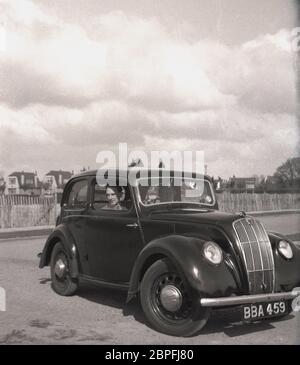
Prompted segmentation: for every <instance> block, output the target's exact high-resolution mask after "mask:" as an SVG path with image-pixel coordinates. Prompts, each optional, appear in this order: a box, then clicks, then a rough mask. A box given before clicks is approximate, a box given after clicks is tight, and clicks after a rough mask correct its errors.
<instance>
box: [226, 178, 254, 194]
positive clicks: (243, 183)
mask: <svg viewBox="0 0 300 365" xmlns="http://www.w3.org/2000/svg"><path fill="white" fill-rule="evenodd" d="M257 183H258V181H257V178H256V177H235V176H233V177H231V178H230V179H229V187H230V191H236V192H254V189H255V188H256V186H257Z"/></svg>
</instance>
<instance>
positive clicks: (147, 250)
mask: <svg viewBox="0 0 300 365" xmlns="http://www.w3.org/2000/svg"><path fill="white" fill-rule="evenodd" d="M204 242H205V241H203V240H201V239H199V238H195V237H186V236H179V235H171V236H167V237H163V238H159V239H155V240H153V241H151V242H150V243H148V245H147V246H145V247H144V249H143V250H142V251H141V253H140V254H139V256H138V258H137V260H136V263H135V265H134V268H133V271H132V274H131V279H130V285H129V292H128V297H127V301H129V300H130V299H131V298H132V297H133V296H134V295H135V294H136V293H137V292H138V291H139V285H140V282H141V280H142V277H143V275H144V273H145V272H146V270H147V269H148V268H149V267H150V266H151V265H152V264H153V263H154V262H155V261H157V260H159V259H161V258H165V257H168V258H169V259H170V260H171V261H172V263H173V264H174V265H175V267H176V269H177V270H178V272H179V273H180V275H181V276H182V277H183V278H184V279H185V280H186V282H187V284H188V285H189V287H190V288H191V289H192V290H193V291H194V292H196V293H197V294H198V295H199V296H205V297H222V296H228V295H231V294H232V293H235V292H237V291H238V280H236V279H235V276H234V274H233V270H232V260H231V262H230V261H229V255H228V254H225V252H223V253H224V258H225V259H224V260H223V262H222V263H221V264H220V265H217V266H216V265H213V264H211V263H209V262H208V261H207V260H206V259H205V257H204V256H203V253H202V252H203V244H204Z"/></svg>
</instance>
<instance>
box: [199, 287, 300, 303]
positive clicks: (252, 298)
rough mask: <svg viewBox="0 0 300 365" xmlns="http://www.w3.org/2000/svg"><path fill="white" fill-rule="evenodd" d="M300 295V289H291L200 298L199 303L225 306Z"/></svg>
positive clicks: (292, 297) (270, 300) (271, 300)
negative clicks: (278, 291)
mask: <svg viewBox="0 0 300 365" xmlns="http://www.w3.org/2000/svg"><path fill="white" fill-rule="evenodd" d="M299 295H300V291H296V290H293V291H291V292H284V293H270V294H255V295H241V296H236V297H226V298H202V299H200V304H201V306H202V307H225V306H229V305H239V304H251V303H260V302H273V301H276V300H284V299H286V300H287V299H294V298H296V297H297V296H299Z"/></svg>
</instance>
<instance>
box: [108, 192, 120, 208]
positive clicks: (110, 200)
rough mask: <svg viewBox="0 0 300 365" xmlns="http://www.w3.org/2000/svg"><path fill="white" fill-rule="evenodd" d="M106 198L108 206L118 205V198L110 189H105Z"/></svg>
mask: <svg viewBox="0 0 300 365" xmlns="http://www.w3.org/2000/svg"><path fill="white" fill-rule="evenodd" d="M106 197H107V200H108V203H109V205H116V204H118V203H119V198H118V196H117V194H116V192H115V191H114V190H113V189H111V188H107V189H106Z"/></svg>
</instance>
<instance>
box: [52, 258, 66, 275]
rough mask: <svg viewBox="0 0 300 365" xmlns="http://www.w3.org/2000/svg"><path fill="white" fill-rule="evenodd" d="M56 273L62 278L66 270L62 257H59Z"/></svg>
mask: <svg viewBox="0 0 300 365" xmlns="http://www.w3.org/2000/svg"><path fill="white" fill-rule="evenodd" d="M54 272H55V275H56V276H57V277H59V278H62V277H63V276H64V274H65V272H66V265H65V263H64V262H63V260H62V259H58V260H57V261H56V264H55V268H54Z"/></svg>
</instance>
